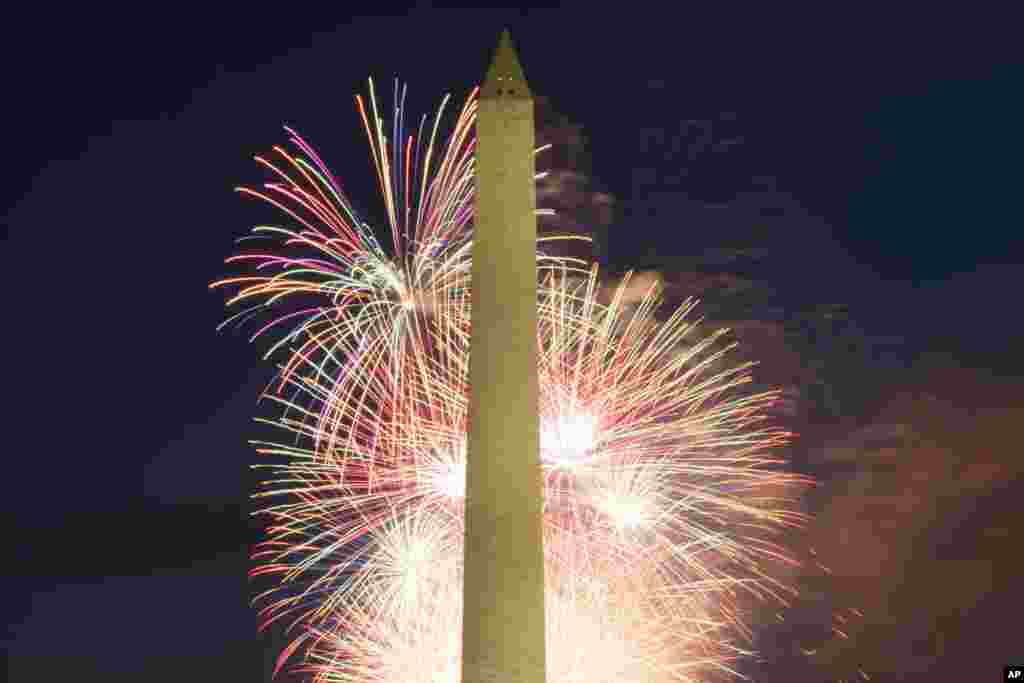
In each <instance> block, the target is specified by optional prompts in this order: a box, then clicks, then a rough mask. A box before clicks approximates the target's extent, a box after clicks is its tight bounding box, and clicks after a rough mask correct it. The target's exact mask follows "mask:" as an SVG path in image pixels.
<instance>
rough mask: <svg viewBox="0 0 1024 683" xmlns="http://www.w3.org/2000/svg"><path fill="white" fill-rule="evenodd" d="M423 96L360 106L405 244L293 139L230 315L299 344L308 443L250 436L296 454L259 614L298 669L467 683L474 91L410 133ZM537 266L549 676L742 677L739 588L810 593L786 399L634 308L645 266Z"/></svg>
mask: <svg viewBox="0 0 1024 683" xmlns="http://www.w3.org/2000/svg"><path fill="white" fill-rule="evenodd" d="M404 100H405V89H404V88H401V89H399V88H398V87H397V84H396V97H395V103H394V111H393V123H392V125H391V126H390V133H391V134H390V138H389V136H388V135H387V134H386V126H385V123H384V120H383V118H382V117H381V116H380V115H379V113H378V107H377V104H376V98H375V97H374V94H373V85H372V82H371V85H370V99H369V106H367V104H366V103H365V102H364V101H363V99H362V98H357V100H356V101H357V107H358V110H359V113H360V116H361V119H362V122H363V125H364V129H365V132H366V134H367V136H368V138H369V141H370V149H371V157H372V161H373V165H374V168H375V169H376V173H377V178H378V181H379V184H380V189H381V193H382V196H383V198H384V206H385V211H386V215H387V222H388V225H389V228H390V231H391V234H392V239H393V244H392V245H391V246H392V249H391V251H390V252H389V251H387V250H385V249H384V248H382V246H381V245H380V243H378V242H377V240H376V238H375V237H374V236H373V233H372V230H371V228H370V227H369V225H368V224H367V223H366V222H364V221H362V220H361V219H360V218H359V217H358V215H357V214H356V213H355V211H354V210H353V209H352V205H351V202H349V201H348V200H347V199H346V198H345V195H344V194H343V193H342V191H341V189H340V186H339V184H338V182H337V181H336V179H335V178H334V177H333V176H332V175H331V173H330V172H329V170H328V169H327V167H326V166H325V165H324V163H323V162H322V161H321V160H320V158H319V157H318V156H317V155H316V153H315V152H314V151H313V150H312V148H311V147H310V146H309V145H308V144H306V143H305V142H304V141H303V140H302V139H301V138H300V137H299V136H298V135H296V134H294V133H293V132H292V131H289V133H290V135H291V138H292V143H293V145H294V146H295V147H296V148H298V150H299V152H300V154H292V153H290V152H288V151H286V150H285V149H283V148H275V153H276V155H277V157H278V163H277V164H274V163H272V162H269V161H266V160H264V159H262V158H259V159H258V161H259V162H260V163H261V164H263V165H264V166H266V167H267V168H268V169H269V170H270V171H271V173H272V174H273V176H274V180H273V181H272V182H268V183H267V184H266V185H265V186H264V188H263V190H262V191H254V190H243V191H244V192H246V193H248V194H251V195H254V196H257V197H260V198H262V199H264V200H266V201H268V202H270V203H271V204H273V205H275V206H276V207H278V208H279V209H280V210H281V211H283V212H284V214H285V215H286V216H287V218H288V225H289V227H267V226H265V227H258V228H256V229H255V232H256V233H257V234H258V235H272V236H275V237H277V238H279V240H280V241H281V242H282V243H283V244H282V245H281V246H280V247H279V249H278V250H279V251H280V253H268V251H263V252H259V253H249V254H244V255H241V256H236V257H233V258H231V259H229V262H232V263H234V262H242V263H248V264H250V265H251V266H252V268H253V269H254V270H255V271H256V274H254V275H249V276H243V277H235V278H229V279H225V280H221V281H219V282H216V283H214V284H213V285H212V286H214V287H219V286H233V287H237V288H238V292H237V294H236V295H235V296H234V297H233V298H231V299H230V301H229V305H232V306H234V305H238V304H245V305H248V308H245V309H243V310H242V311H241V312H240V313H239V314H238V315H236V316H234V317H233V318H231V319H229V320H228V321H227V322H231V321H233V320H245V319H247V318H249V317H252V316H254V315H257V314H260V313H263V312H267V311H271V315H270V317H271V321H270V322H269V323H268V324H265V325H264V326H263V327H262V328H260V329H259V330H258V331H257V333H256V335H255V336H254V338H255V337H256V336H259V335H261V334H263V333H265V332H267V331H268V330H270V329H272V328H277V327H283V326H287V328H288V330H289V331H287V332H286V333H285V334H284V335H283V337H282V338H281V339H280V340H279V341H278V342H277V343H276V344H274V345H273V346H272V347H271V349H270V351H269V352H268V356H269V355H271V354H273V353H275V352H277V351H279V350H282V349H287V356H286V359H285V361H284V362H283V364H282V365H281V366H280V373H279V376H278V379H277V380H276V381H275V384H274V387H273V388H272V389H271V390H269V391H268V393H267V396H268V398H270V399H271V400H273V401H275V402H277V403H278V404H280V406H281V415H280V417H279V418H277V419H275V420H272V421H269V422H270V423H271V424H273V425H275V426H276V427H278V428H280V429H282V430H284V431H285V433H286V434H287V437H288V438H287V439H286V440H282V441H280V442H277V443H270V442H260V443H257V444H256V445H257V450H258V452H259V453H261V454H264V455H268V456H276V459H275V460H274V461H273V462H271V463H270V464H266V465H261V466H262V467H264V468H266V469H268V470H270V471H271V472H272V473H273V475H272V477H271V478H270V479H269V480H268V481H267V482H266V483H265V486H264V488H263V489H262V490H261V491H260V492H259V493H258V494H257V497H259V498H261V499H268V500H270V501H271V503H270V504H269V505H268V507H266V508H265V509H264V510H263V511H262V513H263V514H264V515H266V517H267V519H268V520H269V523H268V530H267V536H268V538H267V540H266V542H265V543H263V544H261V545H260V546H258V547H257V549H256V551H255V552H254V558H255V560H256V562H257V565H258V566H257V568H256V569H255V570H254V571H253V574H254V575H269V576H272V577H274V578H275V579H276V585H275V586H274V587H273V588H272V589H271V590H269V591H267V592H265V593H262V594H260V595H258V596H257V603H258V604H259V605H260V607H261V614H262V615H263V617H264V620H265V623H267V624H269V623H272V622H274V621H276V620H278V619H281V618H288V619H289V620H290V622H291V624H292V626H294V627H297V628H298V629H299V635H298V636H297V637H296V638H295V640H294V641H293V644H292V645H291V646H290V647H289V648H288V649H287V650H286V651H285V652H284V653H282V656H281V660H280V661H281V662H282V663H283V662H284V661H285V660H288V659H290V658H292V657H293V656H295V655H296V653H297V652H299V651H300V650H303V651H304V655H303V657H302V662H303V663H302V665H301V666H300V669H301V670H304V671H306V672H307V673H309V674H310V675H311V676H313V677H314V678H315V679H316V680H320V681H345V682H348V681H353V682H354V681H395V682H398V681H402V682H407V681H431V682H440V681H444V682H445V683H454V682H455V681H457V680H458V672H459V647H460V642H459V634H460V633H461V626H460V624H461V610H462V595H461V591H462V566H461V563H462V543H463V506H464V494H465V458H466V446H465V434H466V409H467V406H468V398H467V397H468V391H469V386H468V350H469V324H470V320H469V310H470V307H469V296H468V291H469V287H470V284H471V283H470V282H469V272H470V270H469V255H470V249H471V238H472V232H471V219H472V201H473V147H474V140H473V136H472V127H473V123H474V120H475V112H476V91H474V92H473V93H472V94H471V95H470V96H469V98H468V99H467V101H466V103H465V105H464V106H463V108H462V109H461V111H460V113H459V114H458V116H457V118H456V122H455V125H454V128H453V130H452V132H451V134H450V135H449V136H448V137H447V139H446V141H445V142H443V143H441V142H438V132H439V130H440V125H441V121H442V114H443V111H444V108H445V104H446V102H447V98H446V99H445V101H444V102H443V103H442V105H441V108H440V109H439V111H438V113H437V115H436V116H435V117H434V119H433V122H432V124H429V125H428V119H427V118H426V117H424V118H423V119H421V121H420V125H419V132H418V134H417V135H415V136H412V135H407V134H406V133H405V131H404V128H403V126H404ZM427 130H429V134H428V135H427V136H426V137H425V136H424V131H427ZM424 140H426V142H424ZM391 141H394V142H391ZM435 156H436V157H437V163H436V164H435V163H434V159H435ZM538 271H539V274H540V277H539V281H538V285H539V286H538V311H539V316H538V349H539V351H540V354H539V355H540V358H539V377H540V387H541V399H540V406H539V411H540V420H541V458H542V467H543V472H544V500H545V506H544V526H545V528H544V538H545V558H546V581H547V605H548V608H547V642H548V651H549V655H548V656H549V667H548V668H549V675H548V680H549V681H552V682H555V681H558V682H569V681H583V680H586V681H606V680H607V681H613V680H614V681H661V680H665V681H688V680H697V679H698V678H699V677H701V676H704V675H705V674H708V673H709V672H726V673H731V672H733V668H732V665H731V662H733V661H735V660H736V659H737V658H739V657H742V656H745V655H747V654H749V653H748V652H747V651H746V650H745V649H744V648H743V647H742V644H741V643H742V640H743V637H744V636H746V635H748V634H747V627H746V624H745V622H744V619H743V616H742V612H743V604H744V601H745V600H746V599H748V598H751V599H775V600H779V601H782V602H785V600H786V599H787V596H788V595H789V594H790V593H789V589H788V588H787V587H786V586H785V585H783V584H782V583H781V582H779V581H777V580H775V579H773V578H772V568H773V567H774V566H776V565H777V564H778V563H779V562H787V561H788V560H787V554H786V552H785V549H784V548H782V547H780V545H779V544H778V542H777V540H776V539H777V537H778V534H779V533H780V532H781V531H782V530H784V529H785V528H786V527H788V526H794V525H798V524H799V523H800V521H801V517H800V515H799V513H798V512H797V511H796V504H795V501H796V498H797V496H798V495H799V492H800V489H801V487H802V485H803V484H805V483H806V482H804V481H803V480H802V479H801V478H800V477H798V476H795V475H791V474H787V473H786V472H785V471H784V470H783V468H782V465H783V463H782V462H781V461H780V460H779V459H778V458H777V457H775V456H773V455H772V452H773V449H774V448H775V447H777V446H780V445H782V444H783V443H785V442H786V440H787V439H788V437H789V435H788V434H786V433H785V432H782V431H780V430H778V429H775V428H774V427H772V426H771V425H769V424H767V422H766V419H765V415H766V412H767V409H768V408H769V407H770V406H771V404H772V403H773V402H774V401H776V400H777V398H778V396H777V394H776V393H775V392H767V393H751V392H746V391H744V385H745V384H747V383H749V381H750V366H749V365H739V366H735V367H730V366H728V365H727V364H726V363H725V359H726V358H727V355H728V352H729V350H730V348H731V347H730V346H729V345H727V344H724V343H723V335H724V331H720V332H718V333H715V334H712V335H710V336H704V337H701V336H699V334H698V329H699V328H698V325H699V322H700V321H699V320H692V316H691V314H692V309H693V307H694V306H695V303H694V302H692V301H691V302H688V303H687V304H685V305H684V306H683V307H681V308H680V309H679V310H677V311H675V312H674V313H673V314H672V315H671V316H670V317H669V318H668V319H667V320H666V321H664V322H660V321H658V320H657V319H656V318H655V312H656V310H657V308H658V304H659V301H660V299H659V291H658V287H657V286H656V283H653V284H652V286H650V287H649V288H648V289H647V291H646V292H645V293H644V294H643V295H642V296H640V297H639V299H638V300H637V301H633V302H630V303H627V302H626V301H625V293H626V292H627V291H628V289H629V278H628V277H627V278H626V279H625V280H624V281H623V282H622V283H621V284H620V285H619V286H618V287H617V288H616V289H615V290H614V291H613V292H612V294H611V296H610V298H608V297H606V296H605V293H604V292H603V291H602V289H601V286H600V279H599V275H598V272H597V269H596V267H593V268H587V269H585V268H582V267H581V266H580V265H579V264H578V263H577V262H574V261H572V260H570V259H564V258H553V257H552V258H548V257H545V256H544V255H543V254H542V253H540V252H539V254H538ZM290 300H295V301H296V302H301V303H296V304H294V305H292V307H291V310H287V309H286V312H285V313H283V314H277V315H274V314H273V313H274V312H275V311H276V310H278V309H280V308H282V307H284V306H287V305H288V304H287V302H288V301H290ZM310 302H313V303H312V304H311V303H310Z"/></svg>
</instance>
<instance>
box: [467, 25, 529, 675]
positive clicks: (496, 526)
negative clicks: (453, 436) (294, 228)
mask: <svg viewBox="0 0 1024 683" xmlns="http://www.w3.org/2000/svg"><path fill="white" fill-rule="evenodd" d="M479 106H480V109H479V112H478V113H477V123H476V128H477V150H476V178H477V188H476V207H475V208H476V220H475V224H474V229H473V266H472V268H473V270H472V275H473V286H472V316H473V317H472V325H473V329H472V336H471V342H470V359H469V380H470V402H469V441H468V451H467V466H466V546H465V548H466V550H465V553H466V554H465V587H464V591H465V593H464V598H465V599H464V603H463V604H464V610H465V611H464V614H463V633H462V682H463V683H544V671H545V657H544V552H543V548H542V542H543V541H542V535H541V511H542V505H543V498H542V488H541V484H542V475H541V469H540V454H539V447H540V445H539V438H540V437H539V424H538V417H537V410H538V388H537V257H536V239H537V219H536V215H535V208H536V198H535V196H534V160H533V155H534V133H533V96H532V94H531V93H530V89H529V86H527V84H526V78H525V77H524V76H523V69H522V67H521V66H520V64H519V59H518V57H517V56H516V53H515V49H514V48H513V47H512V39H511V37H510V36H509V33H508V31H505V32H504V33H503V34H502V35H501V39H500V41H499V43H498V49H497V52H496V53H495V56H494V61H493V62H492V63H491V66H490V68H489V69H488V71H487V77H486V78H485V79H484V83H483V86H482V87H481V89H480V105H479Z"/></svg>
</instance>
